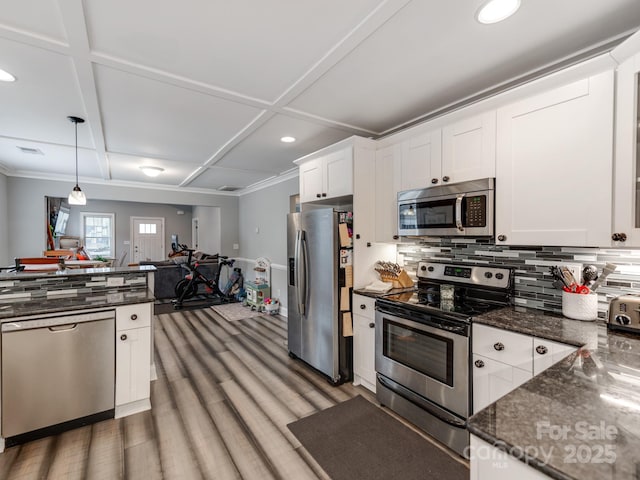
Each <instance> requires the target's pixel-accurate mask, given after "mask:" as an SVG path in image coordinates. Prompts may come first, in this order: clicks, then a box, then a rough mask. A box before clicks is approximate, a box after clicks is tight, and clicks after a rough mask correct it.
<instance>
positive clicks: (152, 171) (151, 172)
mask: <svg viewBox="0 0 640 480" xmlns="http://www.w3.org/2000/svg"><path fill="white" fill-rule="evenodd" d="M140 170H142V173H144V174H145V175H146V176H147V177H157V176H158V175H160V174H161V173H162V172H164V168H160V167H146V166H145V167H140Z"/></svg>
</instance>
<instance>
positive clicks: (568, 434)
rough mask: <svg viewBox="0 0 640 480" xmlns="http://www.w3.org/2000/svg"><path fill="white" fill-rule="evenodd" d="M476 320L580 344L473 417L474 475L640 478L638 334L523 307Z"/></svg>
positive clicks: (600, 479) (523, 478)
mask: <svg viewBox="0 0 640 480" xmlns="http://www.w3.org/2000/svg"><path fill="white" fill-rule="evenodd" d="M474 321H475V323H479V324H483V325H489V326H492V327H497V328H502V329H504V330H509V331H513V332H518V333H524V334H527V335H532V336H536V337H539V338H543V339H547V340H552V341H557V342H562V343H567V344H571V345H576V346H581V348H580V349H578V350H577V352H575V353H573V354H571V355H569V356H568V357H566V358H565V359H564V360H561V361H560V362H559V363H557V364H555V365H553V366H551V367H550V368H548V369H546V370H544V371H543V372H542V373H540V374H539V375H537V376H535V377H533V378H532V379H531V380H529V381H528V382H526V383H524V384H523V385H521V386H520V387H518V388H516V389H515V390H513V391H512V392H510V393H508V394H507V395H505V396H504V397H502V398H500V399H498V400H497V401H496V402H495V403H492V404H491V405H489V406H488V407H487V408H485V409H483V410H481V411H480V412H478V413H476V414H475V415H473V416H472V417H471V418H470V419H469V421H468V428H469V431H470V432H471V433H472V441H471V447H470V451H469V454H470V455H469V456H470V457H471V479H472V480H483V479H492V480H495V479H502V478H505V479H506V478H521V480H527V479H542V478H549V477H550V478H555V479H562V480H565V479H576V480H578V479H579V480H589V479H593V480H596V479H597V480H614V479H615V480H621V479H625V480H634V479H637V478H639V477H638V473H639V471H640V338H638V337H637V336H632V335H628V334H624V333H617V332H614V331H609V330H607V327H606V324H604V323H603V322H601V321H598V322H580V321H576V320H569V319H567V318H564V317H562V316H558V315H555V314H548V313H544V312H541V311H538V310H531V309H526V308H522V307H507V308H504V309H500V310H495V311H492V312H489V313H487V314H484V315H480V316H479V317H477V318H476V319H474ZM503 452H507V453H508V454H510V455H505V454H504V453H503ZM519 460H520V461H519Z"/></svg>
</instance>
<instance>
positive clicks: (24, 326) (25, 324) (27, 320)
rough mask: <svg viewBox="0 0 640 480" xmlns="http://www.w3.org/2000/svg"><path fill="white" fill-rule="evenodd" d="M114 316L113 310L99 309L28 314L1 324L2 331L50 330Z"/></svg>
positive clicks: (113, 317) (110, 318)
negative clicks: (83, 311)
mask: <svg viewBox="0 0 640 480" xmlns="http://www.w3.org/2000/svg"><path fill="white" fill-rule="evenodd" d="M115 318H116V312H115V310H101V311H98V312H87V313H77V314H69V313H65V314H62V315H42V316H36V315H34V316H29V317H21V318H19V319H14V320H12V321H8V322H5V323H3V324H2V333H10V332H21V331H24V330H31V329H34V328H49V329H50V330H51V331H53V330H54V329H57V327H61V326H62V327H64V328H63V330H64V329H68V326H69V325H72V324H75V325H77V324H79V323H85V322H94V321H96V320H112V319H113V320H114V319H115Z"/></svg>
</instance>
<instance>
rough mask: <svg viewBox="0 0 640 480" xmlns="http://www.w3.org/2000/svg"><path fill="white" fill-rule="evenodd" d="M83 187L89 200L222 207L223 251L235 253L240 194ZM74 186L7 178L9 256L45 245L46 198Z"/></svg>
mask: <svg viewBox="0 0 640 480" xmlns="http://www.w3.org/2000/svg"><path fill="white" fill-rule="evenodd" d="M80 186H81V187H82V190H83V191H84V192H85V193H86V195H87V198H88V199H99V200H123V201H130V202H143V203H159V204H170V205H205V206H211V207H219V208H220V223H221V224H222V225H223V227H224V228H222V232H221V253H222V254H224V255H229V256H233V255H234V254H235V253H234V250H233V244H234V243H238V242H239V233H238V197H234V196H227V195H208V194H204V193H202V194H201V193H191V192H173V191H168V190H156V189H151V188H149V189H147V188H141V187H119V186H110V185H97V184H83V183H82V182H80ZM1 188H2V187H0V189H1ZM72 188H73V184H72V183H70V182H59V181H53V180H36V179H29V178H20V177H7V206H8V222H7V223H6V224H5V225H7V230H8V232H9V233H8V235H9V239H8V249H6V250H5V252H8V258H14V257H18V256H33V255H34V254H39V253H40V252H41V251H42V250H43V249H44V248H45V245H46V244H45V238H44V234H45V200H44V197H45V196H46V195H48V196H52V197H66V196H67V195H68V194H69V192H70V191H71V189H72ZM0 200H2V193H1V192H0ZM1 241H2V240H1V237H0V242H1ZM5 255H6V253H5Z"/></svg>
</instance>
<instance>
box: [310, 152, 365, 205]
mask: <svg viewBox="0 0 640 480" xmlns="http://www.w3.org/2000/svg"><path fill="white" fill-rule="evenodd" d="M352 152H353V149H352V148H351V147H348V148H345V149H343V150H339V151H337V152H333V153H330V154H329V155H327V156H326V157H325V179H326V180H325V187H324V190H323V191H322V193H323V194H324V193H326V195H327V198H334V197H342V196H344V195H353V154H352ZM370 167H371V168H372V167H373V165H370Z"/></svg>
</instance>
